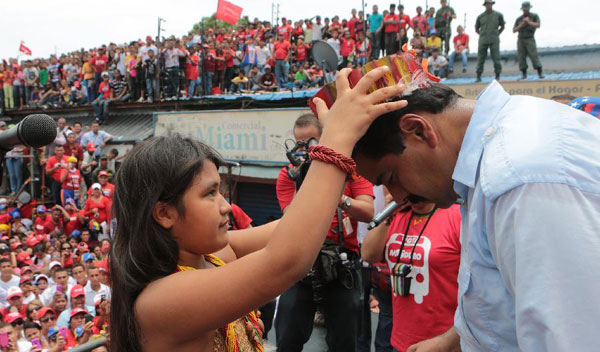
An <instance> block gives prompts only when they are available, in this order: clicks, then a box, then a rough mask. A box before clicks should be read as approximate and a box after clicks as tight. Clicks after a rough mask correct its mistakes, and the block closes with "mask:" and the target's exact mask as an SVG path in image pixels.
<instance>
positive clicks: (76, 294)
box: [71, 285, 85, 316]
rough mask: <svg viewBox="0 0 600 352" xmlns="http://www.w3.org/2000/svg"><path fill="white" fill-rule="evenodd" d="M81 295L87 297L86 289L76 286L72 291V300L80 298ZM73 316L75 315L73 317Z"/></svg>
mask: <svg viewBox="0 0 600 352" xmlns="http://www.w3.org/2000/svg"><path fill="white" fill-rule="evenodd" d="M81 295H84V296H85V289H84V288H83V286H81V285H75V286H73V288H72V289H71V298H75V297H79V296H81ZM71 316H73V315H71Z"/></svg>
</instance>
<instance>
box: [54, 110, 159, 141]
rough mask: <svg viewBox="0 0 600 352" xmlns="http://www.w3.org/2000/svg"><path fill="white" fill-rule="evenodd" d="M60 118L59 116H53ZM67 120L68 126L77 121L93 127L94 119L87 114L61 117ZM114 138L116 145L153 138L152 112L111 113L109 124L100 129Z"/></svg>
mask: <svg viewBox="0 0 600 352" xmlns="http://www.w3.org/2000/svg"><path fill="white" fill-rule="evenodd" d="M53 117H58V116H53ZM60 117H64V118H66V119H67V124H68V125H72V124H73V123H74V122H75V121H80V122H81V123H82V124H83V125H84V126H86V125H91V124H92V122H94V117H92V116H90V115H89V114H87V113H84V114H75V115H60ZM100 129H101V130H103V131H106V132H108V133H110V134H112V135H113V136H114V139H113V141H114V142H116V143H133V142H139V141H143V140H144V139H146V138H148V137H151V136H152V133H153V129H152V112H144V113H141V112H136V113H131V112H114V113H113V112H111V114H110V119H109V120H108V122H106V123H105V124H103V125H102V126H101V127H100Z"/></svg>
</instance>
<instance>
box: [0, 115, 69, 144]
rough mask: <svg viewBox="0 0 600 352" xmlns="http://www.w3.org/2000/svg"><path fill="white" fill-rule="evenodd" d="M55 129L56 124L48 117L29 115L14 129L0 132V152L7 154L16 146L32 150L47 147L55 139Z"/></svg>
mask: <svg viewBox="0 0 600 352" xmlns="http://www.w3.org/2000/svg"><path fill="white" fill-rule="evenodd" d="M56 129H57V125H56V122H54V119H52V118H51V117H50V116H48V115H45V114H34V115H29V116H27V117H25V118H24V119H23V120H21V122H19V123H18V124H17V125H16V126H15V127H13V128H11V129H9V130H6V131H2V132H0V152H7V151H9V150H11V149H13V148H14V146H15V145H18V144H24V145H26V146H28V147H34V148H39V147H43V146H45V145H48V144H50V143H52V142H53V141H54V139H56V133H57V131H56Z"/></svg>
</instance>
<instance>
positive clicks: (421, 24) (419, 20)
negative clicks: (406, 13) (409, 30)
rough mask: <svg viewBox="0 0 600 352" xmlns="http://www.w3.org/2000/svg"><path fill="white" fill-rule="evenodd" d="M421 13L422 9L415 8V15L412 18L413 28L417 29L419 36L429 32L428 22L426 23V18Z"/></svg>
mask: <svg viewBox="0 0 600 352" xmlns="http://www.w3.org/2000/svg"><path fill="white" fill-rule="evenodd" d="M422 11H423V8H422V7H421V6H417V15H416V16H415V17H413V18H412V23H413V28H419V30H420V31H421V34H422V33H428V32H429V21H427V16H425V15H423V14H422V13H421V12H422Z"/></svg>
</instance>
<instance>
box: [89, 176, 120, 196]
mask: <svg viewBox="0 0 600 352" xmlns="http://www.w3.org/2000/svg"><path fill="white" fill-rule="evenodd" d="M109 179H110V175H109V174H108V172H106V171H104V170H103V171H100V172H99V173H98V183H99V184H100V186H101V187H102V194H103V195H104V196H105V197H106V198H108V199H109V200H110V201H111V202H112V198H113V194H114V193H115V185H114V184H112V183H110V182H109ZM92 193H93V190H92V188H91V187H90V189H88V193H87V194H88V197H91V196H92Z"/></svg>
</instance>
